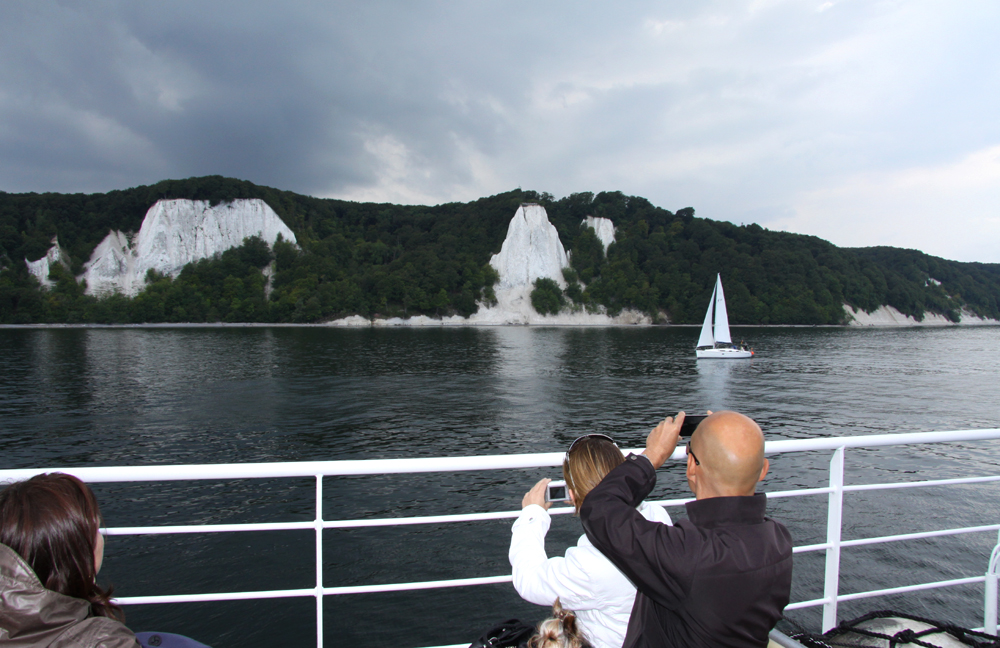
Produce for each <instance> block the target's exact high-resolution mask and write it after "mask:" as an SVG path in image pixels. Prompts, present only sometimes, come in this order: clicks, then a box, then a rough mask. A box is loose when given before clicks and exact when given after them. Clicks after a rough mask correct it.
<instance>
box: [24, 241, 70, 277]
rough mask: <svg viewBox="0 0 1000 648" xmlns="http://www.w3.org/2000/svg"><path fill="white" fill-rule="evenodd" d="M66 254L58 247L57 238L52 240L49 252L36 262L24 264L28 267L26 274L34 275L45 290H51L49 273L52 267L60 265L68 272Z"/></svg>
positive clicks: (26, 261)
mask: <svg viewBox="0 0 1000 648" xmlns="http://www.w3.org/2000/svg"><path fill="white" fill-rule="evenodd" d="M67 258H68V256H67V254H66V253H65V252H63V249H62V248H61V247H59V237H55V238H53V239H52V247H50V248H49V251H48V252H46V253H45V256H43V257H42V258H41V259H39V260H38V261H28V260H27V259H25V260H24V262H25V263H26V264H27V265H28V272H30V273H31V274H33V275H35V277H36V278H37V279H38V281H40V282H41V283H42V285H43V286H45V287H46V288H51V287H52V286H53V285H54V284H53V282H52V281H51V280H50V279H49V271H51V270H52V266H54V265H55V264H57V263H58V264H60V265H61V266H62V267H64V268H66V269H67V270H69V262H68V261H67Z"/></svg>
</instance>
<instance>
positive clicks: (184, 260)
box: [82, 199, 295, 296]
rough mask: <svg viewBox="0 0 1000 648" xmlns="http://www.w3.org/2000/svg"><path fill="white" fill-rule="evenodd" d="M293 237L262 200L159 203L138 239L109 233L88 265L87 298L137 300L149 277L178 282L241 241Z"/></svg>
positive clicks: (142, 228) (86, 269)
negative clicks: (188, 269) (189, 268)
mask: <svg viewBox="0 0 1000 648" xmlns="http://www.w3.org/2000/svg"><path fill="white" fill-rule="evenodd" d="M279 234H280V235H281V236H282V237H283V238H284V239H285V240H286V241H291V242H292V243H294V242H295V234H294V233H292V230H291V229H289V228H288V226H287V225H285V223H284V222H283V221H282V220H281V218H279V217H278V215H277V214H276V213H274V210H273V209H271V208H270V206H268V205H267V203H265V202H264V201H263V200H260V199H253V200H234V201H233V202H231V203H226V204H221V205H216V206H215V207H212V206H211V205H210V204H209V203H208V202H206V201H202V200H161V201H159V202H157V203H156V204H155V205H153V206H152V207H150V209H149V211H148V212H146V217H145V218H144V219H143V221H142V226H141V227H140V228H139V233H138V234H136V235H135V236H134V237H132V238H131V240H130V238H129V237H128V236H127V235H126V234H124V233H122V232H118V231H113V232H110V233H109V234H108V235H107V237H105V239H104V240H103V241H101V243H100V244H99V245H98V246H97V247H96V248H95V249H94V252H93V254H92V255H91V257H90V261H88V262H87V263H86V264H85V265H84V273H83V276H82V278H83V279H86V281H87V292H88V293H90V294H105V293H110V292H114V291H118V292H121V293H123V294H125V295H128V296H134V295H136V294H138V293H139V292H140V291H141V290H142V288H143V287H144V286H145V283H146V273H147V272H148V271H149V270H151V269H152V270H155V271H157V272H159V273H161V274H164V275H169V276H172V277H176V276H177V275H178V274H180V271H181V270H182V269H183V268H184V266H185V265H187V264H188V263H191V262H192V261H199V260H201V259H206V258H210V257H212V256H214V255H216V254H219V253H221V252H224V251H226V250H228V249H230V248H234V247H239V246H240V245H242V244H243V239H245V238H247V237H249V236H260V237H261V238H262V239H264V240H265V241H267V243H268V244H270V245H273V244H274V242H275V241H276V240H277V238H278V235H279Z"/></svg>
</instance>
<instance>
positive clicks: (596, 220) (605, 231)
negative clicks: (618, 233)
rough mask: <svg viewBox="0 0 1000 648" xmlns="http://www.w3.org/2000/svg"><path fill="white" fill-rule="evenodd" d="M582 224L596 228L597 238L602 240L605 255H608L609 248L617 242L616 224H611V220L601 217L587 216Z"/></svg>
mask: <svg viewBox="0 0 1000 648" xmlns="http://www.w3.org/2000/svg"><path fill="white" fill-rule="evenodd" d="M580 224H581V225H586V226H587V227H593V228H594V232H596V233H597V238H598V239H600V241H601V245H603V246H604V253H605V254H607V253H608V246H609V245H611V244H612V243H614V242H615V224H614V223H612V222H611V219H610V218H601V217H600V216H587V217H586V218H584V219H583V220H582V221H581V222H580Z"/></svg>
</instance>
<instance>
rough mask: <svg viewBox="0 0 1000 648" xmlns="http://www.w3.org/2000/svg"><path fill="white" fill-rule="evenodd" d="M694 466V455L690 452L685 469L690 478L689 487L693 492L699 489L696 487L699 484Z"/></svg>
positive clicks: (688, 478)
mask: <svg viewBox="0 0 1000 648" xmlns="http://www.w3.org/2000/svg"><path fill="white" fill-rule="evenodd" d="M694 466H695V464H694V456H693V455H691V454H690V453H688V460H687V469H686V470H685V474H686V475H687V480H688V488H690V489H691V492H692V493H697V492H698V491H697V490H696V488H695V487H696V486H697V484H698V476H697V475H696V474H695V472H694Z"/></svg>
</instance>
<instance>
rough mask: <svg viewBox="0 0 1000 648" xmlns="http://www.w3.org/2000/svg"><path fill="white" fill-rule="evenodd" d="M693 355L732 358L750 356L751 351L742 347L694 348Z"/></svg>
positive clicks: (751, 355) (751, 354)
mask: <svg viewBox="0 0 1000 648" xmlns="http://www.w3.org/2000/svg"><path fill="white" fill-rule="evenodd" d="M694 353H695V356H697V357H698V358H699V359H701V358H719V359H733V360H738V359H740V358H752V357H753V351H745V350H743V349H695V351H694Z"/></svg>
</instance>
